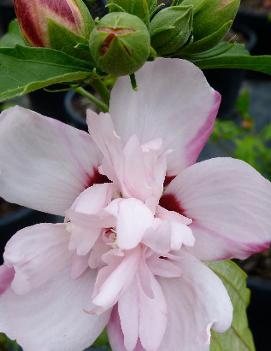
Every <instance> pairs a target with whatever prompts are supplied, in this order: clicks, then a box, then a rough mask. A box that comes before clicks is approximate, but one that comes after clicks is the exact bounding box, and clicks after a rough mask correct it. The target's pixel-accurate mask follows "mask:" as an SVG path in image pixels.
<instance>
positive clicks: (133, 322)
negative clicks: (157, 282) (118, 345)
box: [118, 280, 139, 351]
mask: <svg viewBox="0 0 271 351" xmlns="http://www.w3.org/2000/svg"><path fill="white" fill-rule="evenodd" d="M118 312H119V317H120V323H121V329H122V332H123V335H124V345H125V347H126V349H127V351H134V349H135V347H136V345H137V343H138V336H139V296H138V289H137V284H136V280H134V283H132V284H130V286H129V287H128V288H127V289H126V290H125V292H124V294H123V295H122V296H121V297H120V299H119V301H118Z"/></svg>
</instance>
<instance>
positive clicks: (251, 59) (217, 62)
mask: <svg viewBox="0 0 271 351" xmlns="http://www.w3.org/2000/svg"><path fill="white" fill-rule="evenodd" d="M229 45H232V47H231V48H229V50H226V51H225V52H224V53H221V54H217V55H213V56H210V54H209V56H206V53H208V52H206V53H205V57H204V56H203V57H202V56H196V55H194V56H191V57H190V59H191V60H192V61H193V62H194V63H195V64H196V65H197V66H199V67H200V68H201V69H215V68H229V69H247V70H252V71H257V72H262V73H266V74H268V75H271V55H263V56H251V55H250V54H249V53H248V51H246V50H245V49H244V46H243V45H240V44H229Z"/></svg>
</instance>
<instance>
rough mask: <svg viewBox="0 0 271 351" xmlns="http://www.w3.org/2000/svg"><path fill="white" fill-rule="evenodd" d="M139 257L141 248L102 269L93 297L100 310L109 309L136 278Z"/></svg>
mask: <svg viewBox="0 0 271 351" xmlns="http://www.w3.org/2000/svg"><path fill="white" fill-rule="evenodd" d="M139 258H140V252H139V250H137V249H135V250H131V251H130V252H129V253H127V255H126V256H125V257H124V258H123V259H122V258H118V261H119V262H118V263H113V264H111V266H105V267H104V268H102V269H100V271H99V273H98V277H97V282H96V286H95V296H94V298H93V304H94V305H96V306H98V310H107V309H109V308H110V307H112V306H113V305H114V304H115V303H116V302H117V301H118V299H119V297H120V296H121V295H122V293H123V292H124V290H125V289H126V288H127V286H129V284H130V283H131V282H132V280H133V278H134V275H135V273H136V270H137V267H138V262H139Z"/></svg>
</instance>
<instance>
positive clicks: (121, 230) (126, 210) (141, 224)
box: [107, 198, 154, 250]
mask: <svg viewBox="0 0 271 351" xmlns="http://www.w3.org/2000/svg"><path fill="white" fill-rule="evenodd" d="M107 211H108V212H109V213H111V214H113V215H115V216H116V217H117V225H116V235H117V238H116V243H117V245H118V247H119V248H120V249H123V250H129V249H133V248H135V247H136V246H137V245H138V244H139V243H140V241H141V239H142V238H143V236H144V233H145V231H146V230H147V229H148V228H149V227H150V226H151V225H152V223H153V220H154V218H153V214H152V212H151V211H150V209H149V208H148V207H147V206H145V205H144V204H143V203H142V202H141V201H140V200H137V199H134V198H129V199H116V200H115V201H113V202H112V203H111V204H110V205H109V206H108V208H107Z"/></svg>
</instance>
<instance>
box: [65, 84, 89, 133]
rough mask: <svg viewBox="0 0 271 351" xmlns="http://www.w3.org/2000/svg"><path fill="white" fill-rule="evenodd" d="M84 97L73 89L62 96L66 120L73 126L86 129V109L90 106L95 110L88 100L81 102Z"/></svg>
mask: <svg viewBox="0 0 271 351" xmlns="http://www.w3.org/2000/svg"><path fill="white" fill-rule="evenodd" d="M83 101H84V98H82V96H81V95H78V94H77V93H76V92H74V91H73V90H71V91H68V92H67V94H66V95H65V98H64V107H65V115H66V122H67V123H68V124H70V125H72V126H73V127H76V128H78V129H81V130H84V131H86V132H87V131H88V126H87V123H86V110H87V108H91V109H92V110H94V111H95V106H94V105H91V104H90V103H89V102H88V101H86V103H84V104H83Z"/></svg>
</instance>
